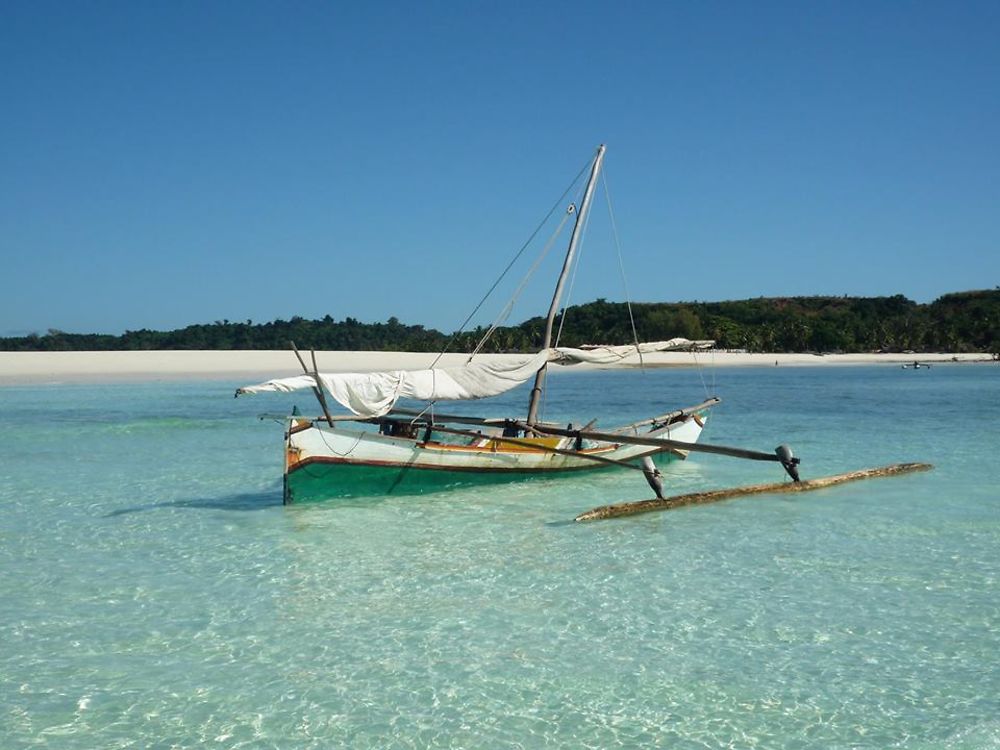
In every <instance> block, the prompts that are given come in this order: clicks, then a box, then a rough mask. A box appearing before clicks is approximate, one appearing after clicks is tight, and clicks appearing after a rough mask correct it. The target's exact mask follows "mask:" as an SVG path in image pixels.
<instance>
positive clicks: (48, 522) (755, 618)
mask: <svg viewBox="0 0 1000 750" xmlns="http://www.w3.org/2000/svg"><path fill="white" fill-rule="evenodd" d="M292 364H294V362H293V363H292ZM274 374H278V373H274ZM550 383H551V385H552V393H551V395H550V396H549V398H548V403H547V405H546V413H547V416H550V417H552V418H555V419H566V420H567V421H574V422H576V423H580V421H581V420H582V421H586V420H587V419H589V418H591V417H592V416H597V417H599V418H600V422H599V424H601V425H605V426H610V425H612V424H614V423H615V422H616V421H619V419H621V420H626V419H632V418H636V419H638V418H642V417H646V416H652V415H653V414H655V413H658V412H661V411H666V410H667V409H669V408H671V407H674V406H678V405H687V404H689V403H696V402H697V401H700V400H701V399H702V398H703V396H704V395H705V393H706V392H710V393H711V392H718V393H719V395H721V396H722V397H723V399H724V403H723V405H722V406H720V407H719V408H718V409H717V410H716V413H715V414H714V416H713V418H712V420H711V421H710V422H709V427H708V429H707V431H706V434H705V439H706V440H708V441H710V442H716V443H721V444H727V445H740V446H744V447H748V448H754V449H758V450H771V449H772V448H773V447H774V446H775V445H777V444H778V443H779V442H787V443H789V444H791V445H792V446H793V448H794V449H795V451H796V453H797V454H799V455H800V456H802V458H803V464H802V467H801V469H802V473H803V475H804V476H807V477H809V476H822V475H825V474H832V473H838V472H841V471H848V470H851V469H856V468H863V467H869V466H877V465H881V464H887V463H894V462H897V461H929V462H931V463H934V464H935V465H936V469H935V470H934V471H933V472H930V473H927V474H917V475H911V476H906V477H900V478H894V479H884V480H874V481H870V482H862V483H858V484H854V485H845V486H842V487H838V488H833V489H829V490H824V491H820V492H816V493H805V494H803V495H800V496H797V497H789V496H764V497H759V498H754V499H743V500H734V501H731V502H726V503H720V504H716V505H708V506H700V507H694V508H687V509H683V510H679V511H673V512H670V513H657V514H649V515H644V516H637V517H633V518H628V519H622V520H618V521H608V522H598V523H592V524H573V523H571V522H569V521H570V519H572V518H573V517H574V516H575V515H577V514H578V513H580V512H582V511H584V510H587V509H589V508H591V507H593V506H595V505H600V504H604V503H608V502H617V501H623V500H637V499H643V498H646V497H648V496H649V490H648V488H647V487H646V485H645V482H644V481H643V479H642V476H641V475H638V474H637V473H636V474H633V473H631V472H621V471H611V472H599V473H596V474H590V475H588V476H585V477H576V478H569V479H565V480H559V481H551V482H548V481H541V482H527V483H519V484H512V485H501V486H499V487H498V486H495V485H494V486H489V487H484V488H480V489H474V490H455V491H446V492H441V493H437V494H432V495H423V496H418V497H393V496H390V497H383V498H372V499H370V500H364V501H358V500H354V501H351V502H350V503H349V504H343V503H320V504H314V505H308V506H305V505H303V506H288V507H285V506H282V505H281V497H280V494H281V493H280V462H281V455H280V454H281V431H282V428H281V426H280V425H279V424H275V423H273V422H268V421H264V422H261V421H258V420H257V419H256V415H257V414H258V413H259V412H268V411H278V412H283V411H287V410H288V409H289V408H290V407H291V404H292V403H293V402H295V403H299V404H300V406H302V407H304V408H307V409H308V410H310V411H311V410H312V409H313V407H312V404H310V403H308V400H307V398H308V394H307V395H301V396H300V395H296V396H295V397H291V396H287V395H286V396H281V395H274V396H270V395H268V396H263V397H257V398H255V399H239V400H236V401H234V400H233V399H232V389H233V388H234V387H235V386H237V385H242V384H244V383H243V382H242V380H239V379H237V378H236V377H235V376H233V377H232V379H231V380H226V379H225V378H222V379H219V378H215V379H212V380H183V379H182V380H173V381H161V382H124V383H122V382H120V383H116V384H99V383H79V382H78V383H64V384H62V385H44V384H21V385H7V386H6V387H2V388H0V504H2V508H3V513H2V514H0V570H2V572H3V575H2V576H0V644H2V646H0V747H3V748H20V747H52V748H88V749H89V748H126V747H128V748H153V747H155V748H171V747H178V748H189V747H225V748H236V747H248V748H267V747H275V748H299V747H302V748H312V747H314V748H328V747H390V748H395V747H400V748H406V747H413V748H426V747H470V748H479V747H525V748H537V747H567V748H582V747H594V748H613V747H650V746H657V745H659V746H662V747H670V748H725V747H734V748H754V747H759V748H776V747H781V748H799V747H800V748H892V747H906V748H928V749H930V748H953V749H958V748H995V747H998V746H1000V720H998V719H997V717H998V716H1000V698H998V696H1000V668H998V667H1000V663H998V662H1000V656H998V655H1000V589H998V577H1000V552H998V551H1000V468H998V462H997V460H996V457H995V453H996V447H997V445H998V443H1000V439H998V438H1000V367H997V366H995V365H992V364H939V365H935V367H934V368H933V369H931V370H929V371H919V372H914V371H904V370H901V369H900V367H899V365H898V364H886V365H884V366H866V367H853V366H844V367H837V368H810V367H795V366H787V367H784V366H783V367H777V368H775V367H773V366H772V367H770V368H750V369H745V368H739V367H735V368H717V369H714V370H708V371H702V370H693V369H662V370H651V371H647V372H644V373H637V372H625V373H612V372H583V373H569V374H560V375H558V376H557V377H553V378H551V379H550ZM526 399H527V396H526V393H522V392H520V391H518V392H515V393H512V394H509V395H508V396H507V397H505V404H506V406H507V407H508V408H509V409H511V410H515V411H523V408H524V403H523V402H526ZM477 407H478V408H481V407H482V405H481V404H480V405H473V407H472V408H473V410H475V409H476V408H477ZM497 411H498V413H500V412H503V411H504V408H503V407H498V408H497ZM780 472H781V470H780V468H776V466H775V465H772V464H756V463H747V462H739V461H735V460H732V459H725V458H721V457H714V456H706V457H696V458H692V459H691V460H689V461H687V462H681V463H674V464H671V465H670V466H669V467H667V475H668V476H667V479H668V484H669V485H670V491H671V492H685V491H691V490H695V489H707V488H715V487H725V486H733V485H739V484H748V483H753V482H761V481H779V480H780Z"/></svg>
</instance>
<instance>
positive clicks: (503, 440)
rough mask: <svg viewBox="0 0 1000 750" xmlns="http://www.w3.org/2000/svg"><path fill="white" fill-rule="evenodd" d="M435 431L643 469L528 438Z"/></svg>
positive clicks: (449, 429)
mask: <svg viewBox="0 0 1000 750" xmlns="http://www.w3.org/2000/svg"><path fill="white" fill-rule="evenodd" d="M434 431H435V432H444V433H447V434H449V435H464V436H466V437H473V438H477V437H478V438H483V439H485V440H496V441H497V442H498V443H507V444H509V445H519V446H521V447H522V448H531V449H532V450H538V451H541V452H543V453H555V454H556V455H559V456H572V457H574V458H583V459H586V460H588V461H593V462H594V463H600V464H605V465H608V466H619V467H621V468H624V469H636V470H638V471H643V468H642V467H641V466H636V465H635V464H630V463H627V462H625V461H617V460H615V459H613V458H605V457H604V456H595V455H593V454H590V453H581V452H579V451H567V450H563V449H562V448H552V447H550V446H548V445H539V444H538V443H533V442H531V441H530V440H522V439H520V438H509V437H500V436H498V435H482V434H480V433H478V432H472V431H471V430H456V429H453V428H451V427H441V426H440V425H434Z"/></svg>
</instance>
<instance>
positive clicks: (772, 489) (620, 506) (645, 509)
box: [574, 463, 934, 521]
mask: <svg viewBox="0 0 1000 750" xmlns="http://www.w3.org/2000/svg"><path fill="white" fill-rule="evenodd" d="M933 468H934V467H933V466H932V465H931V464H921V463H907V464H891V465H890V466H880V467H878V468H875V469H862V470H860V471H851V472H848V473H846V474H837V475H835V476H832V477H821V478H819V479H806V480H804V481H802V482H777V483H773V484H754V485H750V486H749V487H733V488H731V489H724V490H708V491H706V492H693V493H690V494H687V495H675V496H674V497H666V498H662V499H661V498H656V499H655V500H640V501H639V502H635V503H616V504H615V505H602V506H600V507H598V508H593V509H592V510H588V511H587V512H586V513H581V514H580V515H578V516H577V517H576V518H575V519H574V520H576V521H600V520H604V519H606V518H620V517H621V516H634V515H637V514H639V513H649V512H651V511H655V510H673V509H674V508H681V507H684V506H685V505H702V504H704V503H715V502H718V501H720V500H728V499H730V498H733V497H743V496H746V495H764V494H774V493H779V492H806V491H808V490H818V489H822V488H824V487H832V486H834V485H837V484H843V483H845V482H855V481H858V480H860V479H874V478H876V477H893V476H898V475H900V474H910V473H912V472H915V471H929V470H931V469H933Z"/></svg>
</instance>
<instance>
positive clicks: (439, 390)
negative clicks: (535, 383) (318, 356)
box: [237, 339, 712, 417]
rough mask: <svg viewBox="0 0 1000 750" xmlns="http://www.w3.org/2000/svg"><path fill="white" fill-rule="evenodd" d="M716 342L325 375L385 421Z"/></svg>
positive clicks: (340, 392)
mask: <svg viewBox="0 0 1000 750" xmlns="http://www.w3.org/2000/svg"><path fill="white" fill-rule="evenodd" d="M711 344H712V342H711V341H689V340H688V339H671V340H670V341H657V342H654V343H649V344H639V345H638V348H637V347H636V346H634V345H633V346H601V347H593V348H589V349H572V348H569V347H556V348H552V349H546V350H544V351H541V352H539V353H538V354H535V355H533V356H531V357H527V358H517V359H502V360H501V359H489V360H485V359H484V360H474V361H472V362H470V363H468V364H466V365H464V366H462V367H436V368H433V369H426V370H391V371H388V372H364V373H358V372H344V373H320V374H319V380H320V383H321V384H322V387H323V389H324V390H325V391H326V392H327V393H329V394H330V395H331V396H333V397H334V398H335V399H336V400H337V401H338V402H339V403H340V404H341V405H342V406H344V407H345V408H347V409H349V410H351V411H352V412H353V413H354V414H357V415H358V416H361V417H380V416H382V415H383V414H386V413H388V412H389V411H390V410H391V409H392V407H393V406H394V405H395V404H396V402H397V401H398V400H399V399H401V398H412V399H417V400H419V401H438V400H441V401H459V400H468V399H478V398H486V397H487V396H496V395H499V394H501V393H504V392H505V391H509V390H510V389H511V388H515V387H517V386H518V385H520V384H521V383H523V382H525V381H526V380H528V379H529V378H530V377H532V376H533V375H534V374H535V373H536V372H538V370H539V369H540V368H541V367H542V366H544V365H545V364H546V363H547V362H553V363H556V364H560V365H572V364H579V363H583V362H586V363H589V364H601V365H606V364H616V363H618V362H621V361H622V360H623V359H626V358H627V357H629V356H634V355H636V354H638V353H644V354H645V353H650V352H659V351H671V350H687V349H692V348H705V347H706V346H710V345H711ZM315 386H316V379H315V378H314V377H313V376H312V375H297V376H295V377H291V378H276V379H274V380H268V381H267V382H266V383H260V384H258V385H249V386H244V387H243V388H240V389H239V390H238V391H237V394H242V393H261V392H265V391H296V390H301V389H304V388H314V387H315Z"/></svg>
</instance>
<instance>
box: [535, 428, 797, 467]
mask: <svg viewBox="0 0 1000 750" xmlns="http://www.w3.org/2000/svg"><path fill="white" fill-rule="evenodd" d="M516 424H517V426H519V427H522V428H526V427H527V426H528V425H526V424H522V423H516ZM533 429H534V431H535V432H538V433H542V434H546V435H560V436H562V437H577V436H579V437H582V438H584V439H586V440H597V441H599V442H603V443H630V444H632V445H649V446H653V447H659V448H664V449H672V450H680V451H691V452H694V453H714V454H716V455H720V456H731V457H733V458H746V459H749V460H751V461H779V462H780V461H781V459H780V458H778V456H777V454H775V453H762V452H760V451H752V450H749V449H747V448H732V447H730V446H727V445H710V444H707V443H686V442H684V441H683V440H670V439H668V438H660V437H642V436H641V435H622V434H620V433H617V432H593V431H591V430H564V429H561V428H558V427H549V426H547V425H536V426H535V427H534V428H533Z"/></svg>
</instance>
